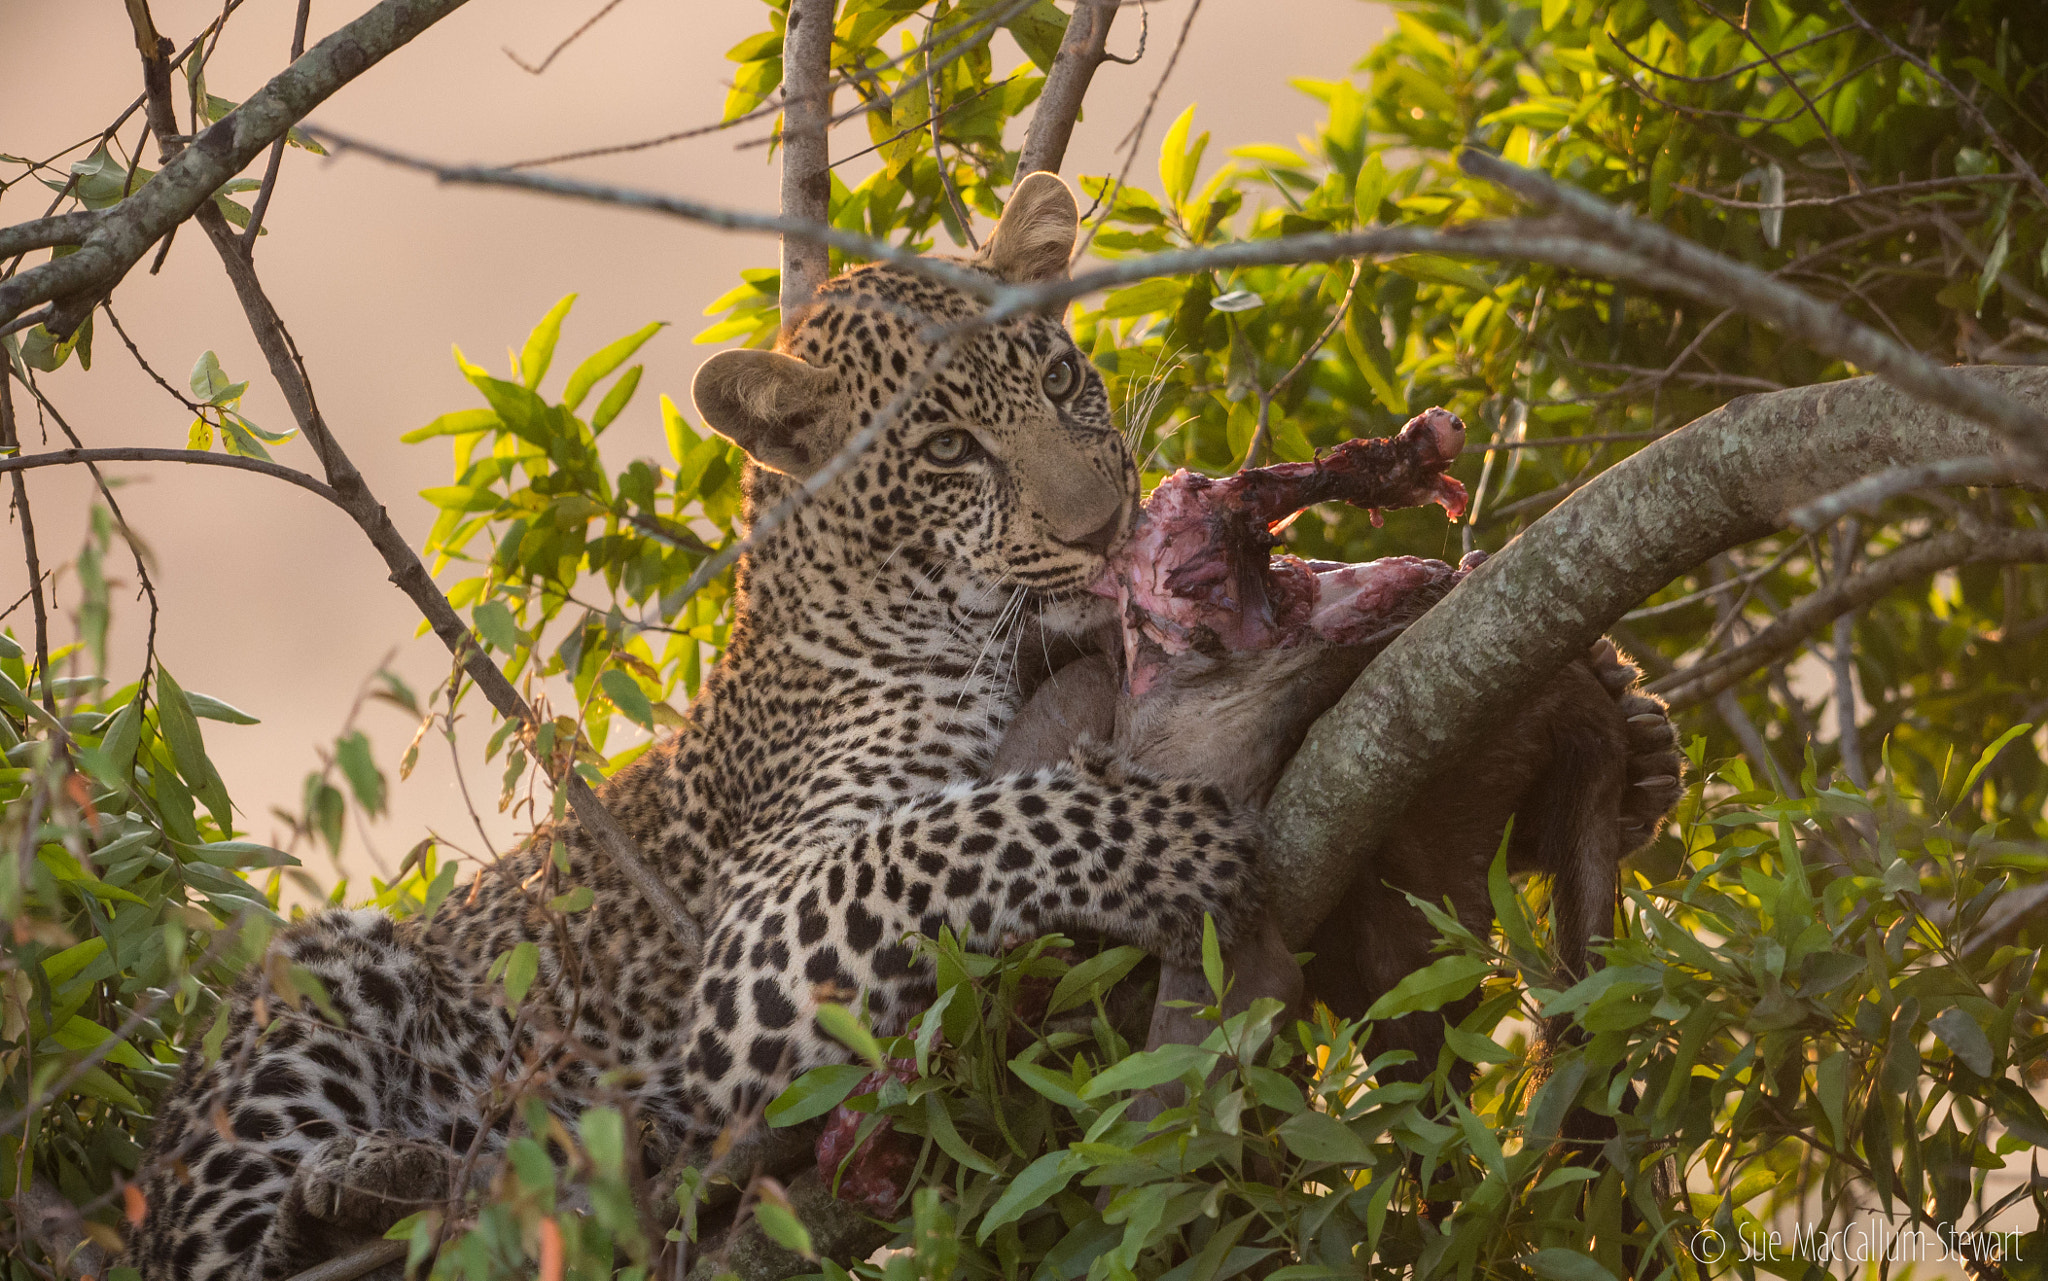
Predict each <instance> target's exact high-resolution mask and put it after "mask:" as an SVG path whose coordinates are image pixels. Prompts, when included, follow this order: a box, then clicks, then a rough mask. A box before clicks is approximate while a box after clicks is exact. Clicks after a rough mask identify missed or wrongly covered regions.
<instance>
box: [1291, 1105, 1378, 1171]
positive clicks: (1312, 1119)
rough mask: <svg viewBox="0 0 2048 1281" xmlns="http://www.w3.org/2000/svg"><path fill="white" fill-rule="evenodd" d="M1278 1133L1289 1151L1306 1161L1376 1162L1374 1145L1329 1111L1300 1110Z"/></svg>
mask: <svg viewBox="0 0 2048 1281" xmlns="http://www.w3.org/2000/svg"><path fill="white" fill-rule="evenodd" d="M1276 1133H1278V1134H1279V1136H1280V1141H1281V1142H1282V1143H1284V1144H1286V1145H1287V1150H1288V1151H1289V1152H1292V1153H1294V1155H1296V1156H1298V1157H1300V1158H1301V1159H1302V1160H1304V1161H1319V1162H1322V1163H1324V1164H1326V1165H1371V1164H1372V1163H1373V1156H1372V1145H1371V1144H1369V1143H1367V1142H1366V1141H1365V1140H1364V1139H1361V1138H1359V1137H1358V1136H1357V1135H1356V1134H1353V1133H1352V1132H1351V1130H1350V1127H1348V1126H1346V1125H1345V1124H1344V1123H1343V1122H1342V1121H1339V1120H1338V1119H1337V1118H1336V1117H1334V1116H1331V1115H1330V1114H1329V1113H1328V1112H1318V1111H1315V1110H1313V1109H1311V1110H1309V1111H1306V1112H1298V1113H1296V1114H1295V1115H1293V1116H1291V1117H1288V1118H1287V1119H1286V1120H1285V1121H1283V1122H1281V1124H1280V1128H1279V1130H1278V1131H1276Z"/></svg>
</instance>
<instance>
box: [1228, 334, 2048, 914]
mask: <svg viewBox="0 0 2048 1281" xmlns="http://www.w3.org/2000/svg"><path fill="white" fill-rule="evenodd" d="M1963 376H1964V377H1966V378H1967V379H1968V380H1969V381H1971V382H1972V383H1976V384H1981V387H1982V388H1983V389H1987V390H1991V391H1994V392H1996V393H1998V394H1999V395H2000V397H2001V398H2010V399H2013V400H2015V401H2017V402H2018V403H2020V404H2022V405H2024V406H2025V407H2026V408H2027V409H2028V410H2029V411H2030V412H2034V413H2039V412H2041V411H2042V410H2043V409H2044V408H2048V369H2041V368H2023V369H2014V368H1989V367H1980V368H1977V369H1972V370H1969V371H1967V372H1966V373H1964V374H1963ZM1999 448H2000V443H1999V442H1998V441H1997V440H1996V439H1995V438H1994V437H1993V435H1992V433H1991V432H1990V431H1989V430H1987V429H1985V428H1984V427H1981V426H1978V425H1976V424H1975V423H1972V422H1970V421H1969V420H1967V419H1966V418H1964V416H1963V415H1962V414H1961V413H1959V412H1953V411H1947V410H1942V409H1937V408H1934V407H1931V406H1929V405H1927V404H1925V403H1922V402H1920V401H1918V400H1915V399H1912V398H1909V397H1907V396H1905V395H1903V394H1901V393H1900V392H1898V391H1896V390H1894V389H1892V388H1890V387H1888V386H1886V385H1885V384H1883V383H1880V382H1878V381H1877V380H1876V379H1874V378H1858V379H1853V380H1849V381H1845V382H1835V383H1823V384H1819V385H1817V386H1811V387H1799V388H1794V389H1792V390H1789V391H1781V392H1770V393H1767V394H1763V395H1755V396H1744V397H1741V398H1739V399H1737V400H1735V401H1732V402H1730V403H1729V404H1727V405H1725V406H1723V407H1722V408H1721V409H1718V410H1716V411H1715V412H1713V413H1711V414H1708V415H1707V416H1706V417H1704V418H1702V419H1700V420H1698V421H1697V422H1694V423H1692V424H1691V425H1689V426H1687V427H1683V428H1681V429H1679V430H1678V431H1675V432H1673V433H1671V434H1670V435H1668V436H1666V437H1665V438H1664V439H1662V440H1659V441H1657V442H1656V443H1655V444H1653V445H1650V446H1649V447H1648V448H1646V449H1644V450H1642V451H1641V452H1640V453H1638V454H1636V455H1634V456H1633V457H1631V458H1629V459H1628V460H1627V461H1625V462H1623V463H1621V464H1619V465H1617V466H1615V467H1614V468H1612V469H1610V470H1609V471H1607V472H1606V473H1604V474H1603V475H1601V476H1600V477H1599V478H1597V479H1596V480H1594V481H1592V482H1591V483H1590V484H1588V485H1586V486H1585V487H1583V488H1582V489H1580V490H1579V491H1578V492H1576V493H1575V494H1573V495H1572V496H1571V497H1570V498H1568V499H1566V500H1565V501H1564V502H1563V503H1561V504H1559V505H1558V506H1557V508H1556V509H1555V510H1553V511H1552V512H1550V513H1549V514H1548V515H1546V516H1545V517H1543V519H1541V520H1539V521H1537V522H1536V523H1535V524H1534V525H1532V526H1530V527H1529V529H1528V530H1526V531H1525V532H1524V533H1522V534H1521V535H1520V536H1519V537H1518V538H1516V539H1515V540H1514V541H1513V542H1511V543H1509V544H1508V546H1507V547H1506V548H1504V549H1503V550H1502V551H1501V552H1500V554H1498V555H1496V556H1495V557H1493V559H1491V560H1489V561H1488V562H1487V563H1486V564H1484V565H1482V566H1481V567H1480V568H1479V569H1477V570H1476V571H1474V572H1473V573H1472V574H1471V576H1470V577H1468V578H1467V579H1465V581H1464V582H1462V583H1461V584H1459V585H1458V587H1457V588H1456V589H1455V590H1453V591H1452V592H1451V594H1450V595H1449V596H1447V597H1446V598H1445V599H1444V601H1443V602H1442V603H1441V604H1439V605H1438V606H1436V607H1435V608H1434V609H1432V610H1430V611H1429V612H1428V613H1427V614H1425V615H1423V617H1422V618H1421V619H1420V620H1419V621H1418V622H1416V623H1415V625H1414V626H1412V627H1410V628H1409V629H1408V630H1407V632H1405V633H1404V634H1403V635H1402V636H1401V637H1400V638H1399V639H1398V640H1396V641H1395V642H1394V643H1393V644H1392V645H1390V646H1389V647H1388V648H1387V651H1386V652H1385V653H1384V654H1382V655H1381V656H1380V657H1379V658H1378V659H1376V660H1375V661H1374V662H1373V663H1372V665H1371V666H1369V667H1367V668H1366V669H1365V672H1364V674H1363V675H1361V676H1360V677H1359V679H1358V681H1357V683H1356V684H1354V685H1353V686H1352V687H1351V689H1350V691H1349V692H1348V693H1347V694H1345V696H1344V698H1343V699H1342V700H1341V701H1339V702H1338V704H1337V706H1336V707H1334V708H1332V709H1331V710H1330V711H1329V713H1327V714H1326V715H1325V716H1324V717H1323V718H1322V719H1321V720H1319V721H1317V722H1316V724H1315V727H1314V728H1313V729H1311V730H1310V731H1309V735H1308V738H1307V741H1306V742H1305V743H1304V744H1303V746H1302V749H1301V751H1300V752H1299V753H1298V754H1297V755H1296V756H1295V758H1294V760H1293V762H1292V763H1291V764H1290V765H1289V766H1288V768H1287V772H1286V773H1285V774H1284V775H1282V777H1281V780H1280V785H1279V787H1278V788H1277V789H1276V790H1275V792H1274V795H1273V802H1272V805H1271V807H1270V808H1269V810H1268V816H1269V819H1270V821H1271V824H1272V840H1271V842H1270V845H1269V849H1268V859H1269V865H1268V870H1267V881H1268V886H1269V892H1270V894H1271V895H1272V899H1273V911H1274V915H1275V918H1276V919H1277V920H1279V921H1280V922H1281V923H1282V925H1283V928H1284V929H1285V930H1286V931H1287V935H1288V941H1289V942H1290V943H1293V944H1296V945H1299V943H1300V942H1301V941H1303V940H1305V939H1306V938H1307V937H1308V935H1309V933H1310V932H1311V931H1312V930H1313V929H1314V928H1315V926H1316V925H1318V924H1320V923H1321V921H1322V919H1323V916H1324V914H1325V912H1326V911H1327V909H1328V907H1329V906H1330V905H1331V904H1333V903H1335V902H1336V901H1337V900H1338V899H1339V897H1341V895H1342V893H1343V891H1344V888H1345V887H1346V886H1347V885H1348V884H1349V882H1350V879H1351V876H1352V875H1353V873H1354V872H1355V871H1357V870H1358V869H1359V867H1360V865H1361V862H1362V861H1363V860H1365V859H1366V858H1367V857H1368V856H1369V854H1370V852H1371V851H1372V850H1373V849H1374V848H1376V847H1377V846H1378V844H1379V843H1380V842H1381V840H1382V839H1384V837H1385V835H1386V833H1387V832H1388V830H1389V829H1390V827H1391V825H1392V824H1393V822H1394V821H1395V820H1396V819H1398V818H1399V816H1400V815H1401V813H1402V812H1403V811H1404V810H1405V809H1406V808H1407V807H1408V805H1409V803H1410V802H1411V801H1412V800H1413V799H1414V798H1415V797H1416V795H1417V794H1418V793H1419V792H1420V791H1421V790H1422V789H1423V788H1424V787H1425V786H1427V785H1429V784H1430V783H1431V782H1432V781H1433V780H1435V779H1437V778H1439V776H1440V775H1441V774H1442V772H1443V771H1444V770H1445V769H1446V768H1448V767H1449V766H1451V765H1452V763H1453V762H1455V761H1456V760H1457V759H1458V757H1459V755H1460V754H1461V753H1463V752H1465V751H1467V750H1469V748H1470V747H1471V745H1472V744H1473V743H1475V742H1476V741H1477V740H1478V739H1479V737H1480V736H1481V735H1482V734H1483V733H1485V731H1486V728H1487V727H1488V726H1489V725H1492V724H1496V723H1497V722H1498V718H1499V716H1500V713H1501V711H1502V709H1503V708H1508V707H1512V706H1514V705H1515V704H1517V703H1518V702H1520V701H1521V700H1523V699H1526V698H1528V697H1529V696H1531V695H1532V694H1533V693H1535V691H1536V690H1537V689H1538V687H1540V686H1541V684H1542V683H1543V682H1544V681H1546V680H1548V679H1549V678H1550V677H1551V675H1552V674H1553V673H1554V672H1556V671H1557V669H1558V668H1559V667H1562V666H1563V665H1564V664H1565V663H1566V662H1568V661H1570V660H1571V659H1572V658H1573V657H1575V656H1577V655H1579V654H1583V653H1584V652H1585V650H1586V647H1587V646H1589V645H1591V644H1592V643H1593V641H1594V640H1595V639H1596V638H1597V637H1599V635H1600V634H1601V633H1602V632H1603V631H1605V630H1606V629H1607V628H1608V627H1609V626H1611V625H1612V624H1613V623H1614V622H1615V620H1617V619H1619V618H1620V617H1621V616H1622V614H1623V613H1625V612H1626V611H1627V610H1628V609H1630V608H1631V607H1632V606H1634V605H1636V604H1637V603H1638V602H1640V601H1642V600H1643V599H1644V598H1645V597H1647V596H1649V595H1650V594H1651V593H1652V592H1655V591H1656V590H1657V589H1658V588H1660V587H1662V586H1664V584H1666V583H1668V582H1670V581H1671V579H1672V578H1673V577H1675V576H1677V575H1678V574H1681V573H1683V572H1685V571H1686V570H1688V569H1691V568H1692V567H1693V566H1695V565H1698V564H1699V563H1701V562H1702V561H1704V560H1706V559H1708V558H1709V557H1711V556H1713V555H1715V554H1717V553H1719V552H1722V551H1725V550H1727V549H1728V548H1730V547H1734V546H1738V545H1739V544H1742V543H1746V542H1749V541H1751V540H1753V539H1756V538H1760V537H1762V536H1763V535H1765V534H1768V533H1770V532H1771V531H1772V530H1775V529H1778V528H1781V527H1783V525H1784V524H1785V521H1786V513H1787V512H1788V511H1789V510H1790V509H1792V508H1794V507H1797V506H1799V505H1801V504H1802V503H1806V502H1809V501H1811V500H1813V499H1814V498H1816V497H1818V496H1820V495H1822V494H1826V493H1829V492H1832V491H1833V490H1836V489H1839V488H1841V487H1843V486H1844V485H1847V484H1849V483H1851V482H1853V481H1855V480H1857V479H1858V478H1859V477H1860V476H1861V475H1862V474H1863V473H1865V472H1868V471H1870V470H1872V469H1875V468H1880V467H1883V466H1885V465H1888V464H1906V465H1911V464H1917V463H1926V462H1934V461H1937V460H1940V459H1944V458H1970V457H1981V456H1984V455H1987V454H1992V453H1996V452H1999ZM1455 781H1456V782H1458V783H1459V784H1465V783H1467V782H1469V781H1470V780H1455ZM1366 874H1367V875H1370V874H1371V873H1370V872H1369V871H1368V872H1367V873H1366Z"/></svg>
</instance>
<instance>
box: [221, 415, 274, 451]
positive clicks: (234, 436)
mask: <svg viewBox="0 0 2048 1281" xmlns="http://www.w3.org/2000/svg"><path fill="white" fill-rule="evenodd" d="M220 443H221V444H223V445H226V446H227V447H228V452H229V453H231V454H235V455H237V456H239V457H242V458H255V459H258V460H260V461H262V462H266V463H267V462H271V461H274V460H273V459H272V458H271V457H270V451H269V450H267V449H265V448H264V447H263V442H262V441H260V440H257V439H256V437H255V436H254V435H252V434H251V433H250V431H249V424H248V423H247V422H245V421H244V420H243V419H241V418H239V417H237V416H236V415H234V414H228V413H224V414H222V415H221V416H220Z"/></svg>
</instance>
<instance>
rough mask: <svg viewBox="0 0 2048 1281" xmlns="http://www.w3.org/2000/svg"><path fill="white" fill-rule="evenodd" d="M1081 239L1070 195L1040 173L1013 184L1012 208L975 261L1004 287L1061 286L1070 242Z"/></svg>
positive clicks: (1071, 247) (1057, 179)
mask: <svg viewBox="0 0 2048 1281" xmlns="http://www.w3.org/2000/svg"><path fill="white" fill-rule="evenodd" d="M1080 234H1081V210H1080V207H1079V206H1078V205H1076V204H1075V203H1074V193H1073V192H1071V191H1069V190H1068V189H1067V184H1066V183H1065V182H1063V181H1061V179H1060V176H1059V175H1058V174H1055V173H1046V172H1044V171H1040V172H1038V173H1035V174H1032V175H1030V176H1029V177H1027V178H1025V179H1024V181H1022V182H1020V183H1018V184H1017V189H1016V190H1015V191H1013V192H1011V193H1010V203H1009V204H1008V205H1006V206H1005V207H1004V209H1003V216H1002V218H1001V219H1000V220H999V221H998V222H997V223H996V229H995V231H994V232H993V233H992V234H991V235H990V236H989V238H988V243H987V244H986V245H983V246H982V249H981V256H980V258H979V259H977V261H978V262H980V263H981V265H982V266H984V267H986V268H988V269H989V270H990V271H993V272H994V273H995V274H996V275H997V276H998V277H999V278H1001V279H1002V280H1003V281H1004V282H1005V283H1007V284H1012V285H1029V284H1035V283H1037V282H1038V281H1041V280H1061V279H1065V277H1066V274H1067V260H1068V259H1070V258H1072V257H1073V256H1074V241H1075V240H1076V239H1078V238H1079V236H1080Z"/></svg>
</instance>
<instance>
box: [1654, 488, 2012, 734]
mask: <svg viewBox="0 0 2048 1281" xmlns="http://www.w3.org/2000/svg"><path fill="white" fill-rule="evenodd" d="M2040 561H2048V530H2038V529H1999V528H1980V529H1951V530H1945V531H1943V532H1942V533H1939V534H1934V535H1930V536H1929V537H1927V538H1924V539H1921V540H1920V541H1919V542H1917V543H1912V544H1909V545H1907V546H1905V547H1903V548H1900V549H1899V550H1898V551H1895V552H1893V553H1891V554H1890V555H1889V556H1885V557H1883V558H1882V559H1880V560H1876V561H1873V562H1872V563H1871V564H1869V565H1868V566H1866V567H1865V568H1864V569H1862V570H1861V571H1860V572H1857V573H1853V574H1851V573H1844V574H1840V575H1837V576H1836V577H1834V578H1832V579H1830V580H1829V581H1828V583H1827V584H1826V585H1825V586H1823V587H1821V588H1820V589H1819V590H1817V591H1815V592H1814V593H1812V594H1811V595H1809V596H1807V597H1805V598H1804V599H1802V600H1801V601H1800V602H1799V603H1798V604H1796V605H1794V606H1792V607H1791V608H1790V609H1788V610H1786V611H1785V612H1784V613H1783V614H1781V615H1780V616H1779V617H1778V618H1776V619H1775V620H1773V621H1772V622H1771V624H1770V626H1768V627H1765V628H1764V629H1763V630H1762V631H1759V632H1758V633H1757V634H1756V635H1754V636H1752V637H1750V638H1749V639H1748V640H1746V641H1744V642H1743V643H1742V644H1740V645H1736V646H1732V647H1731V648H1728V649H1724V650H1722V651H1720V652H1719V653H1717V654H1710V655H1708V656H1707V657H1705V658H1702V659H1701V660H1700V661H1699V662H1697V663H1694V664H1693V665H1692V666H1691V667H1687V668H1683V669H1681V670H1679V671H1676V672H1673V673H1671V674H1670V675H1669V676H1664V677H1660V678H1659V679H1657V680H1655V681H1652V682H1651V683H1650V685H1649V686H1648V688H1649V690H1650V691H1651V692H1652V693H1654V694H1659V695H1662V696H1663V698H1664V700H1665V701H1666V702H1668V703H1670V704H1671V706H1672V707H1674V708H1682V707H1691V706H1692V705H1694V704H1695V703H1704V702H1708V701H1710V700H1712V699H1713V698H1714V697H1715V696H1716V695H1718V694H1719V693H1721V691H1723V690H1726V689H1730V688H1732V687H1734V686H1735V685H1738V684H1740V683H1741V682H1742V681H1743V680H1744V679H1746V678H1747V677H1748V676H1749V675H1750V674H1751V673H1752V672H1755V671H1757V670H1758V669H1760V668H1763V667H1767V666H1769V665H1770V664H1772V663H1775V662H1777V661H1778V660H1779V659H1781V658H1782V657H1784V656H1785V655H1787V654H1789V653H1791V652H1792V651H1793V650H1795V649H1797V648H1798V647H1799V646H1800V645H1801V644H1803V643H1804V642H1805V641H1806V639H1807V638H1808V637H1809V636H1812V635H1814V634H1815V633H1817V632H1819V631H1820V630H1821V629H1822V628H1824V627H1827V626H1828V625H1829V624H1831V623H1834V622H1835V621H1837V620H1839V619H1842V618H1846V617H1848V616H1849V615H1850V614H1852V613H1854V612H1855V611H1856V610H1858V609H1861V608H1862V607H1863V606H1865V605H1868V604H1870V603H1871V602H1873V601H1876V600H1878V599H1881V598H1882V597H1884V596H1885V595H1887V594H1889V593H1891V592H1893V591H1896V590H1897V589H1898V588H1900V587H1903V586H1904V585H1906V584H1907V583H1910V582H1914V581H1916V580H1919V579H1922V578H1926V577H1927V576H1928V575H1930V574H1933V573H1935V572H1937V571H1939V570H1943V569H1950V568H1953V567H1955V566H1957V565H2013V564H2027V563H2032V562H2040Z"/></svg>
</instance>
